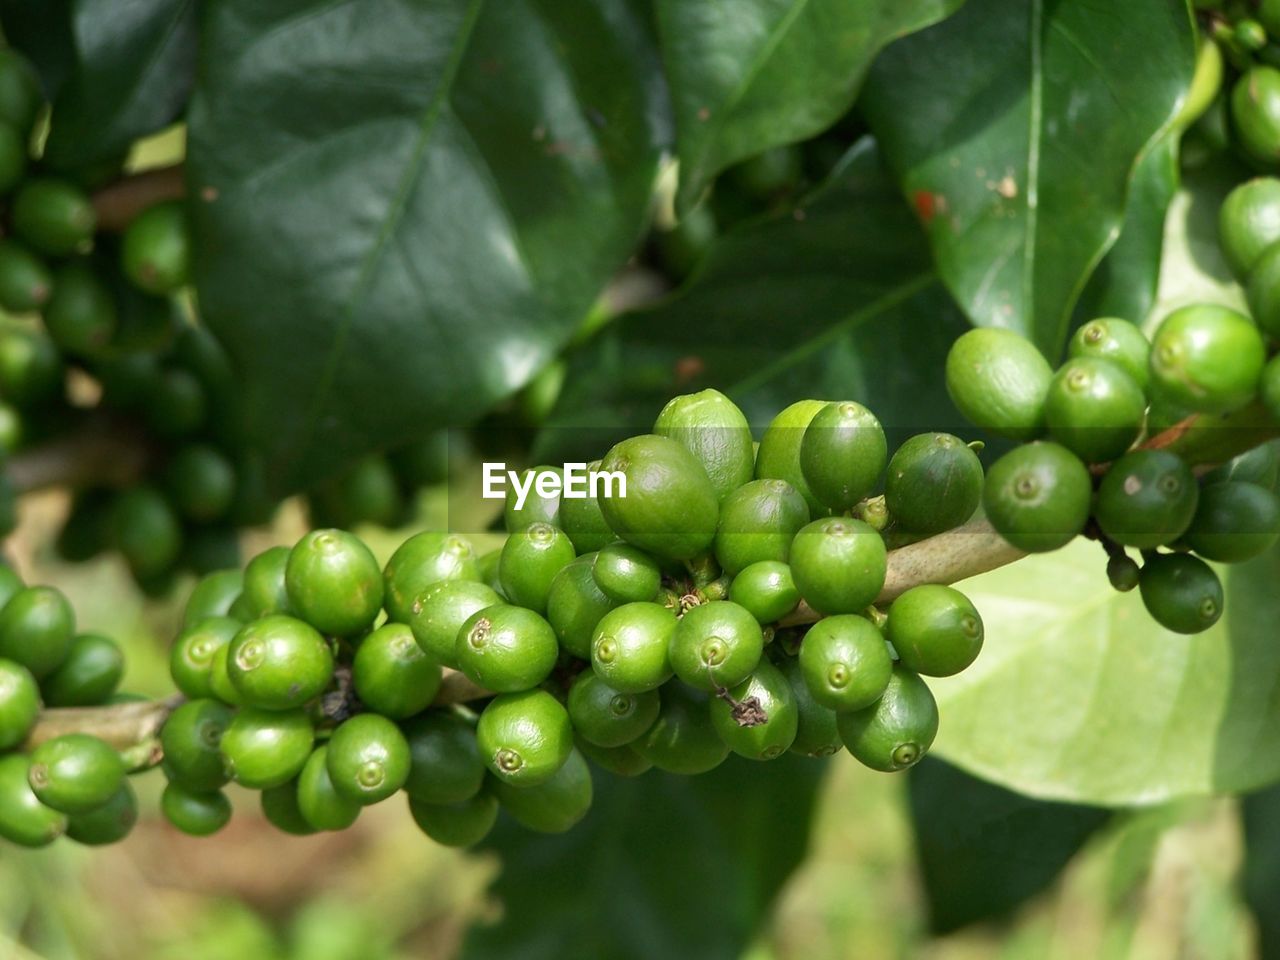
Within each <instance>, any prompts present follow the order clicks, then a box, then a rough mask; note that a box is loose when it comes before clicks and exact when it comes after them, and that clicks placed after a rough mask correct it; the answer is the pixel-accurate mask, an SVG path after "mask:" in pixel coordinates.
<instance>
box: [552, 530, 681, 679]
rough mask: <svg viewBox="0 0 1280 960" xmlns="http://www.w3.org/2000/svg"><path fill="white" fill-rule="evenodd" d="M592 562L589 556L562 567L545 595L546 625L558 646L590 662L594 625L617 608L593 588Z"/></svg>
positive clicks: (593, 563) (595, 587) (593, 562)
mask: <svg viewBox="0 0 1280 960" xmlns="http://www.w3.org/2000/svg"><path fill="white" fill-rule="evenodd" d="M628 549H634V548H633V547H629V548H628ZM595 560H596V555H595V554H594V553H589V554H586V555H584V556H581V557H578V559H576V560H574V561H573V563H570V564H568V565H567V566H565V567H563V568H562V569H561V570H560V572H559V573H557V574H556V576H555V579H554V580H552V581H551V592H550V593H549V594H548V595H547V622H548V623H550V624H551V628H552V629H553V630H555V632H556V637H557V638H559V640H560V646H561V647H562V648H564V650H565V651H566V652H568V653H570V654H572V655H573V656H575V657H577V658H578V659H580V660H589V659H591V636H592V634H593V633H595V629H596V625H597V624H598V623H599V622H600V620H601V619H602V618H603V617H604V615H605V614H606V613H608V612H609V611H610V610H612V609H613V608H614V607H616V606H617V605H618V604H617V603H615V602H614V601H613V600H610V599H609V598H608V597H607V596H605V595H604V593H603V592H601V590H600V587H599V586H597V585H596V579H595V575H594V573H593V568H594V566H595ZM655 592H656V591H655Z"/></svg>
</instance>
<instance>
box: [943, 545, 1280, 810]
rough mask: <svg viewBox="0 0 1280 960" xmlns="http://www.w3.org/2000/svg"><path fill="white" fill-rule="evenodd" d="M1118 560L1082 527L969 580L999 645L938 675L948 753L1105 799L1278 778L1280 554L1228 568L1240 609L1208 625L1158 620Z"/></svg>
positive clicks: (990, 644) (1040, 784)
mask: <svg viewBox="0 0 1280 960" xmlns="http://www.w3.org/2000/svg"><path fill="white" fill-rule="evenodd" d="M1104 565H1105V557H1104V555H1103V553H1102V550H1101V549H1100V548H1099V547H1098V545H1097V544H1095V543H1090V542H1088V541H1084V540H1079V541H1077V542H1076V543H1074V544H1073V545H1072V546H1069V547H1067V548H1065V549H1063V550H1060V551H1058V552H1056V553H1050V554H1042V555H1040V556H1033V557H1031V558H1029V559H1026V560H1021V561H1019V562H1018V563H1016V564H1013V565H1011V566H1008V567H1004V568H1002V569H1000V570H996V571H993V572H992V573H988V574H984V575H983V576H981V577H977V578H975V579H973V580H970V581H967V582H966V583H965V584H964V585H962V587H961V589H962V590H964V592H965V593H967V594H968V595H969V596H970V597H971V598H972V599H973V602H974V603H975V604H976V605H977V607H978V609H979V610H981V611H982V617H983V620H984V622H985V624H986V645H985V647H984V648H983V651H982V655H981V656H979V658H978V660H977V662H976V663H975V664H974V665H973V666H972V667H970V668H969V669H968V670H966V671H965V672H964V673H962V674H960V675H958V676H956V677H951V678H947V679H945V680H936V681H932V680H931V681H930V686H931V688H932V689H933V690H934V692H935V694H936V695H937V698H938V706H939V710H940V712H941V715H942V718H943V720H942V726H941V729H940V731H939V734H938V740H937V742H936V745H935V750H936V751H937V752H938V753H939V754H940V755H941V756H943V757H945V758H946V759H948V760H950V761H952V762H953V763H955V764H957V765H958V766H960V767H962V768H964V769H965V770H967V771H969V772H970V773H972V774H974V775H976V776H979V777H981V778H983V779H986V780H991V781H993V782H995V783H999V784H1001V785H1003V786H1006V787H1008V788H1010V789H1012V790H1017V791H1019V792H1021V793H1026V794H1028V795H1031V796H1036V797H1041V798H1046V799H1060V800H1069V801H1075V802H1079V803H1091V804H1099V805H1123V804H1148V803H1156V802H1160V801H1163V800H1167V799H1170V798H1172V797H1178V796H1186V795H1195V794H1204V793H1218V792H1231V791H1241V790H1249V789H1252V788H1255V787H1259V786H1262V785H1264V784H1268V783H1271V782H1273V781H1275V780H1276V779H1280V714H1278V713H1277V712H1276V710H1275V709H1274V704H1275V699H1276V691H1275V684H1274V680H1275V677H1276V676H1277V675H1280V646H1278V645H1277V644H1276V642H1275V624H1276V623H1277V622H1278V621H1280V593H1277V591H1276V589H1275V585H1276V583H1277V582H1280V552H1273V553H1271V554H1268V555H1266V556H1263V557H1261V558H1259V559H1257V560H1254V561H1251V562H1250V563H1247V564H1243V565H1240V566H1236V567H1230V568H1226V570H1225V571H1224V572H1223V576H1224V581H1225V584H1226V590H1227V598H1226V613H1225V615H1224V616H1223V619H1222V621H1220V622H1219V623H1218V625H1217V626H1215V627H1214V628H1212V629H1211V630H1209V631H1207V632H1205V633H1201V634H1197V635H1195V636H1181V635H1178V634H1173V633H1170V632H1168V631H1166V630H1164V629H1162V628H1161V627H1159V626H1157V625H1156V623H1155V622H1154V621H1153V620H1152V619H1151V617H1150V616H1149V615H1148V614H1147V613H1146V610H1145V609H1144V608H1143V605H1142V599H1141V598H1140V597H1139V596H1138V595H1137V593H1136V591H1135V592H1133V593H1124V594H1122V593H1117V592H1115V591H1114V590H1113V589H1112V588H1111V586H1110V585H1109V584H1108V582H1107V578H1106V576H1105V574H1104V572H1103V567H1104Z"/></svg>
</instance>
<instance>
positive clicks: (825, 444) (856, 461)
mask: <svg viewBox="0 0 1280 960" xmlns="http://www.w3.org/2000/svg"><path fill="white" fill-rule="evenodd" d="M887 457H888V445H887V441H886V440H885V436H884V428H883V427H881V426H880V421H879V420H877V419H876V418H875V415H874V414H873V413H872V412H871V411H870V410H868V409H867V408H866V407H864V406H863V405H862V404H860V403H854V402H853V401H851V400H848V401H843V402H840V403H829V404H827V405H826V406H825V407H823V408H822V409H821V410H819V411H818V412H817V413H816V414H815V415H814V417H813V419H812V420H810V421H809V425H808V426H807V427H806V428H805V431H804V436H803V437H802V438H801V441H800V470H801V472H802V473H803V474H804V479H805V483H807V484H808V486H809V490H810V491H811V492H812V493H813V496H814V497H816V498H817V499H818V501H819V502H820V503H822V504H823V506H825V507H827V508H829V509H830V510H834V511H837V512H842V511H845V510H848V509H850V508H851V507H852V506H853V505H854V504H855V503H857V502H858V501H859V500H861V499H862V498H863V497H865V496H867V494H869V493H870V492H871V490H872V488H874V487H875V485H876V482H877V481H878V480H879V479H880V473H881V471H883V470H884V467H885V461H886V459H887Z"/></svg>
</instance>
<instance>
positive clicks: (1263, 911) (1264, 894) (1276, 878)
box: [1240, 786, 1280, 957]
mask: <svg viewBox="0 0 1280 960" xmlns="http://www.w3.org/2000/svg"><path fill="white" fill-rule="evenodd" d="M1240 812H1241V819H1242V821H1243V828H1244V836H1243V838H1242V839H1243V848H1244V870H1243V885H1244V898H1245V902H1246V903H1247V904H1248V905H1249V907H1250V908H1251V909H1252V910H1253V917H1254V922H1255V923H1257V925H1258V955H1259V956H1261V957H1274V956H1277V955H1278V954H1280V899H1278V898H1277V891H1280V786H1274V787H1270V788H1268V789H1266V790H1260V791H1258V792H1257V793H1253V794H1250V795H1249V796H1247V797H1245V798H1244V799H1243V801H1241V804H1240Z"/></svg>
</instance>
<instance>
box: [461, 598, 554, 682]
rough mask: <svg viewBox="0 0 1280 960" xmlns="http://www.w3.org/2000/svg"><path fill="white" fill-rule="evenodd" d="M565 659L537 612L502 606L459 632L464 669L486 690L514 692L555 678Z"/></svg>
mask: <svg viewBox="0 0 1280 960" xmlns="http://www.w3.org/2000/svg"><path fill="white" fill-rule="evenodd" d="M559 655H560V647H559V644H558V643H557V642H556V633H555V631H554V630H552V629H551V624H549V623H547V621H546V620H544V619H543V618H542V617H540V616H539V615H538V614H537V613H535V612H534V611H533V610H526V609H525V608H524V607H515V606H511V605H509V604H505V603H500V604H496V605H495V606H492V607H485V608H484V609H483V610H480V611H479V612H477V613H474V614H472V615H471V616H470V617H469V618H468V619H467V621H466V622H465V623H463V625H462V627H461V628H460V629H459V630H458V638H457V641H456V646H455V647H454V659H455V660H456V661H457V663H458V669H460V670H461V671H462V672H463V673H465V674H466V675H467V677H468V678H470V679H471V680H472V681H473V682H475V683H477V684H479V685H480V686H482V687H484V688H485V689H486V690H494V691H497V692H499V693H508V692H509V693H514V692H516V691H519V690H529V689H531V688H532V687H536V686H537V685H538V684H540V683H541V682H542V681H543V680H545V679H547V677H548V676H550V674H551V671H552V669H554V667H555V665H556V660H557V658H558V657H559Z"/></svg>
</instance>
